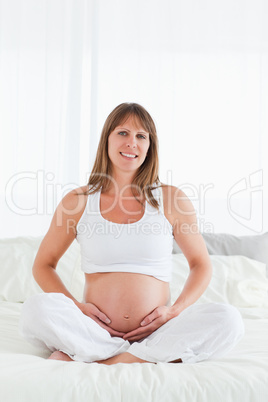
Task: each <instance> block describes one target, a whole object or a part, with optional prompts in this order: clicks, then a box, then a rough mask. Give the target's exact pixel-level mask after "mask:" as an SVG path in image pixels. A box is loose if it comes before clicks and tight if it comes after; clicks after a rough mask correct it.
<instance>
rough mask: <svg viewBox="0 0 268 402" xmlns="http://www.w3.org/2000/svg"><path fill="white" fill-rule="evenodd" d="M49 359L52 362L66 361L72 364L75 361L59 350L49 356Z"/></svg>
mask: <svg viewBox="0 0 268 402" xmlns="http://www.w3.org/2000/svg"><path fill="white" fill-rule="evenodd" d="M48 359H51V360H62V361H65V362H72V361H73V360H72V359H71V358H70V357H69V356H68V355H66V354H65V353H63V352H60V351H59V350H56V351H55V352H53V353H52V354H51V355H50V356H49V358H48Z"/></svg>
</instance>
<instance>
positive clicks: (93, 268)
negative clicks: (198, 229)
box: [76, 187, 173, 282]
mask: <svg viewBox="0 0 268 402" xmlns="http://www.w3.org/2000/svg"><path fill="white" fill-rule="evenodd" d="M152 193H153V195H154V197H155V198H156V199H157V200H158V201H159V202H160V210H157V209H156V208H154V207H153V206H151V205H150V204H149V203H148V202H147V201H145V212H144V215H143V216H142V218H141V219H140V220H139V221H137V222H134V223H130V224H123V223H114V222H111V221H108V220H106V219H104V218H103V216H102V215H101V213H100V194H101V190H100V191H98V192H96V193H94V194H90V195H88V199H87V204H86V207H85V210H84V212H83V214H82V216H81V218H80V220H79V222H78V224H77V227H76V230H77V236H76V239H77V241H78V243H79V244H80V247H81V268H82V271H84V272H85V273H89V274H90V273H97V272H98V273H100V272H132V273H139V274H145V275H151V276H153V277H155V278H157V279H160V280H161V281H164V282H170V281H171V275H172V261H171V256H172V248H173V231H172V225H171V224H170V222H169V221H168V220H167V218H166V217H165V215H164V212H163V197H162V188H161V187H159V188H155V189H153V190H152Z"/></svg>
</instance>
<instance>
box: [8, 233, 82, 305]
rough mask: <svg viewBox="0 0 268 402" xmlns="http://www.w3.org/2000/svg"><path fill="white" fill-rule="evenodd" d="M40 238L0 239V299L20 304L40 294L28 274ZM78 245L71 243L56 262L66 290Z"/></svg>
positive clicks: (30, 274) (70, 284)
mask: <svg viewBox="0 0 268 402" xmlns="http://www.w3.org/2000/svg"><path fill="white" fill-rule="evenodd" d="M42 239H43V237H16V238H10V239H0V300H6V301H10V302H24V301H25V300H26V299H27V298H28V297H30V296H32V295H34V294H36V293H40V292H42V290H41V288H40V287H39V286H38V285H37V283H36V282H35V280H34V278H33V275H32V266H33V262H34V259H35V256H36V253H37V251H38V248H39V245H40V243H41V241H42ZM78 258H79V245H78V244H77V242H76V241H74V242H73V243H72V244H71V246H70V247H69V248H68V250H67V251H66V253H65V254H64V255H63V256H62V258H61V259H60V261H59V263H58V266H57V272H58V274H59V275H60V277H61V279H62V281H63V283H64V284H65V286H66V287H67V289H70V288H71V286H72V283H73V281H74V278H73V276H74V272H75V268H76V262H77V260H78Z"/></svg>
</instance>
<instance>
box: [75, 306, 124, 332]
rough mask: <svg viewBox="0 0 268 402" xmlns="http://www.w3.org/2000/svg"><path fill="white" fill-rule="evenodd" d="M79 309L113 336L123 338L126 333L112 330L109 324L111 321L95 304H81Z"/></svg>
mask: <svg viewBox="0 0 268 402" xmlns="http://www.w3.org/2000/svg"><path fill="white" fill-rule="evenodd" d="M79 308H80V310H81V311H82V313H84V314H85V315H87V316H88V317H90V318H92V320H94V321H95V322H96V323H98V324H99V325H100V326H101V327H102V328H104V329H106V330H107V331H108V332H109V333H110V334H111V335H112V336H119V337H120V338H122V337H123V336H124V335H125V332H119V331H116V330H114V329H112V328H110V327H109V326H108V325H107V324H110V322H111V320H110V319H109V317H107V315H106V314H104V313H103V312H102V311H100V310H99V309H98V307H97V306H95V304H93V303H80V304H79Z"/></svg>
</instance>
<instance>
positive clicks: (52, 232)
mask: <svg viewBox="0 0 268 402" xmlns="http://www.w3.org/2000/svg"><path fill="white" fill-rule="evenodd" d="M82 190H83V191H84V190H85V189H84V188H82ZM78 191H79V192H80V193H81V191H80V189H77V190H73V191H71V192H70V193H68V194H67V195H66V196H65V197H64V198H63V199H62V201H61V202H60V203H59V205H58V207H57V208H56V211H55V213H54V216H53V219H52V221H51V225H50V227H49V230H48V232H47V234H46V235H45V237H44V239H43V241H42V243H41V244H40V247H39V250H38V252H37V255H36V258H35V261H34V265H33V276H34V278H35V280H36V282H37V283H38V285H39V286H40V287H41V289H42V290H43V291H44V292H46V293H52V292H55V293H63V294H64V295H65V296H67V297H69V298H70V299H71V300H73V302H74V303H75V304H76V306H77V307H78V308H79V309H80V310H81V311H82V313H84V314H85V315H87V316H89V317H90V318H92V319H93V320H94V321H96V322H97V323H98V324H99V325H100V326H101V327H103V328H105V329H106V330H107V331H108V332H110V334H111V335H113V336H122V335H124V333H123V332H118V331H115V330H113V329H112V328H110V327H109V326H108V325H106V324H108V323H110V322H111V321H110V319H109V318H108V317H107V316H106V314H104V313H103V312H102V311H100V310H99V309H98V308H97V307H96V306H95V305H94V304H92V303H80V302H79V301H78V300H76V299H75V298H74V297H73V295H72V294H71V293H70V292H69V291H68V289H67V288H66V287H65V285H64V283H63V282H62V280H61V279H60V277H59V275H58V274H57V272H56V267H57V264H58V261H59V259H60V258H61V257H62V255H63V254H64V253H65V251H66V250H67V249H68V247H69V246H70V245H71V243H72V242H73V240H74V239H75V237H76V225H77V223H78V221H79V219H80V217H81V216H82V213H83V211H84V209H85V206H86V200H87V197H86V196H83V195H77V193H78ZM105 323H106V324H105Z"/></svg>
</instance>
